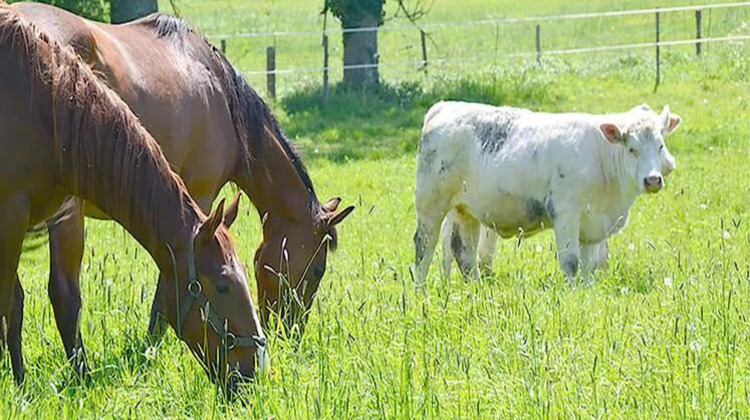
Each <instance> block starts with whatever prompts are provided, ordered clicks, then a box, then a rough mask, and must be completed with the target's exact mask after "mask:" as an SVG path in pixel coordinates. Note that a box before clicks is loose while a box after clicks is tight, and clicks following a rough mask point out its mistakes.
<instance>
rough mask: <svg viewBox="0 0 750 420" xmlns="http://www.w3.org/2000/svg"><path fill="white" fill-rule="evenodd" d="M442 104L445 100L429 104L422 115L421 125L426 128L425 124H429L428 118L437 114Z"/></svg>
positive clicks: (430, 118)
mask: <svg viewBox="0 0 750 420" xmlns="http://www.w3.org/2000/svg"><path fill="white" fill-rule="evenodd" d="M443 105H445V102H443V101H440V102H438V103H436V104H435V105H433V106H431V107H430V109H428V110H427V114H425V116H424V124H423V125H422V127H423V128H427V125H428V124H429V122H430V120H432V119H433V118H434V117H435V115H437V114H438V113H439V112H440V110H441V109H443Z"/></svg>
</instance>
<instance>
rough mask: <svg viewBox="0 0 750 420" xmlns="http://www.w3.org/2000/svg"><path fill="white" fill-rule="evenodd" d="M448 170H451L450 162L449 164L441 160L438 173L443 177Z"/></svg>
mask: <svg viewBox="0 0 750 420" xmlns="http://www.w3.org/2000/svg"><path fill="white" fill-rule="evenodd" d="M448 168H450V162H448V161H447V160H444V159H441V160H440V171H439V172H438V173H440V174H441V175H442V174H443V173H445V171H447V170H448Z"/></svg>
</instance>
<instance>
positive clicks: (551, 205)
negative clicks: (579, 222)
mask: <svg viewBox="0 0 750 420" xmlns="http://www.w3.org/2000/svg"><path fill="white" fill-rule="evenodd" d="M545 207H546V208H547V216H549V218H550V219H551V220H555V218H556V217H557V213H556V212H555V203H553V202H552V196H550V195H548V196H547V200H546V202H545Z"/></svg>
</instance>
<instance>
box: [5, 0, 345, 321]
mask: <svg viewBox="0 0 750 420" xmlns="http://www.w3.org/2000/svg"><path fill="white" fill-rule="evenodd" d="M13 7H14V8H17V9H18V10H19V11H20V12H21V14H22V15H24V16H25V17H26V18H28V19H29V20H31V21H32V22H34V23H36V24H37V25H38V26H39V27H41V28H43V29H44V30H46V31H47V32H48V33H50V35H51V36H53V37H54V38H55V39H57V40H58V41H59V42H61V43H63V44H66V45H70V46H72V47H73V48H74V49H75V50H76V52H77V53H78V54H79V55H80V56H81V57H82V58H83V60H84V61H85V62H86V63H88V64H89V65H90V66H91V67H92V68H93V69H94V71H95V72H96V73H97V74H98V75H99V76H100V77H101V78H102V79H103V80H105V81H106V83H107V84H108V85H109V86H110V87H112V89H114V90H115V91H116V92H117V93H118V94H119V95H120V97H122V99H123V100H124V101H125V102H126V103H127V104H128V105H129V106H130V107H131V109H132V110H133V111H134V112H135V113H136V114H137V115H138V116H139V118H140V119H141V122H142V123H143V125H144V127H146V129H148V130H149V132H150V133H151V134H153V136H154V137H155V138H156V139H157V140H158V141H159V143H160V145H161V148H162V150H163V151H164V154H165V156H166V157H167V160H169V162H170V163H171V164H172V167H173V168H174V170H175V171H176V172H177V173H178V174H180V176H181V177H182V179H183V180H184V182H185V185H186V186H187V188H188V191H190V194H191V195H192V196H193V197H195V200H196V201H197V202H198V205H199V206H200V207H201V208H202V209H203V210H204V211H207V210H209V209H210V206H211V202H212V201H213V200H214V199H215V197H216V196H217V194H218V193H219V191H220V190H221V188H222V186H224V185H225V184H226V183H227V182H229V181H231V182H233V183H235V184H236V185H238V186H239V187H240V189H242V190H243V191H244V192H245V193H246V194H247V195H248V196H249V197H250V200H252V202H253V204H254V205H255V208H256V209H257V210H258V214H259V216H260V218H261V221H262V224H263V242H262V243H261V244H260V246H259V247H258V249H257V251H256V253H255V264H254V271H255V279H256V282H257V286H258V301H259V305H260V308H261V321H262V324H263V326H264V328H267V325H266V323H267V320H268V319H269V314H270V312H271V311H274V312H276V313H277V314H278V315H279V316H280V317H281V319H282V320H283V321H284V324H285V325H287V326H290V325H293V324H294V323H295V322H299V323H300V327H302V326H303V325H304V320H305V319H306V315H307V313H308V310H309V309H310V308H311V306H312V301H313V298H314V296H315V293H316V292H317V290H318V286H319V284H320V281H321V278H322V277H323V274H324V272H325V268H326V259H327V253H328V249H329V248H330V249H335V247H336V230H335V226H336V225H337V224H339V223H340V222H341V221H342V220H343V219H344V218H345V217H346V216H347V215H348V214H349V213H350V212H351V211H352V210H353V209H354V207H348V208H346V209H344V210H338V209H337V207H338V205H339V202H340V201H341V200H340V199H338V198H335V199H332V200H330V201H328V202H327V203H325V204H322V205H321V203H320V202H319V201H318V198H317V197H316V195H315V190H314V188H313V184H312V181H311V180H310V177H309V176H308V174H307V171H306V170H305V168H304V166H303V164H302V162H301V160H300V158H299V156H298V155H297V153H296V152H295V151H294V149H293V148H292V146H291V145H290V144H289V142H288V141H287V139H286V137H285V136H284V134H283V133H282V131H281V129H280V127H279V124H278V122H277V120H276V118H275V117H274V116H273V115H272V113H271V111H270V109H269V107H268V106H267V105H266V104H265V103H264V102H263V100H262V99H261V98H260V97H259V96H258V94H257V93H256V92H255V91H254V90H253V89H252V88H251V87H250V86H249V85H248V84H247V82H246V81H245V80H244V78H243V77H242V76H241V75H240V73H239V72H238V71H237V70H236V69H235V68H234V67H233V66H232V65H231V64H230V63H229V62H228V61H227V59H226V58H225V57H224V56H223V55H222V54H221V52H220V51H218V50H217V49H216V48H214V47H212V46H211V45H210V44H209V43H208V42H207V41H206V40H205V39H204V38H203V37H202V36H200V35H199V34H197V33H196V32H195V31H193V30H192V29H191V28H190V27H189V26H188V24H187V23H186V22H185V21H183V20H181V19H177V18H174V17H170V16H164V15H151V16H148V17H146V18H143V19H141V20H138V21H135V22H132V23H128V24H124V25H107V24H101V23H96V22H91V21H88V20H85V19H82V18H80V17H77V16H75V15H73V14H70V13H68V12H66V11H64V10H61V9H58V8H55V7H51V6H47V5H44V4H39V3H16V4H14V5H13ZM85 214H86V215H90V216H99V217H101V216H102V214H101V212H98V211H96V209H93V208H91V206H87V207H86V212H85ZM49 230H50V260H51V269H50V284H49V287H50V291H51V293H66V294H72V295H74V296H79V295H80V292H79V273H80V265H81V258H82V255H83V212H81V211H79V212H78V213H77V215H76V217H74V218H70V219H69V221H68V222H66V223H63V224H61V225H57V226H50V229H49ZM326 242H327V243H326ZM58 291H59V292H58ZM163 293H164V289H163V287H162V282H159V286H158V287H157V291H156V297H155V298H154V304H153V307H152V312H151V322H150V325H149V331H150V332H151V333H155V334H156V335H159V334H160V333H159V332H158V330H159V328H158V323H157V322H156V321H157V320H158V314H159V313H164V309H163V307H164V303H163V299H164V297H163ZM55 316H56V317H58V318H60V317H63V318H72V319H77V317H78V313H77V308H76V307H70V308H58V307H55Z"/></svg>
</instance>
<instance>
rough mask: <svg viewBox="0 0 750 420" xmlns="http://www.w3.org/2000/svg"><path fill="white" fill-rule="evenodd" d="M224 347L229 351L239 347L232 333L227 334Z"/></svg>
mask: <svg viewBox="0 0 750 420" xmlns="http://www.w3.org/2000/svg"><path fill="white" fill-rule="evenodd" d="M224 345H225V346H226V348H227V350H232V349H233V348H234V347H235V346H236V345H237V337H236V336H235V335H234V334H232V333H231V332H227V336H226V337H225V338H224Z"/></svg>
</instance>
